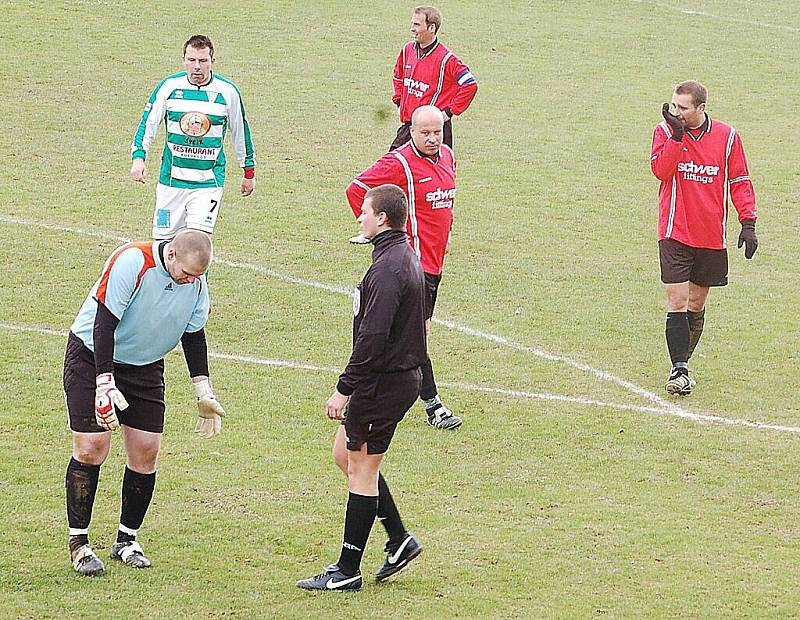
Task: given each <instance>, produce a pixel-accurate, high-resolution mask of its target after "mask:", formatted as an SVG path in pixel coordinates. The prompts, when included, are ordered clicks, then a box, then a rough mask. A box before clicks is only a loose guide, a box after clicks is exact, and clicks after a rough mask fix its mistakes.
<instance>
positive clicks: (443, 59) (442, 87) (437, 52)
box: [392, 41, 478, 123]
mask: <svg viewBox="0 0 800 620" xmlns="http://www.w3.org/2000/svg"><path fill="white" fill-rule="evenodd" d="M392 77H393V80H392V84H393V86H394V95H393V96H392V101H393V102H394V104H395V105H397V106H400V122H402V123H409V122H411V115H412V114H413V113H414V110H416V109H417V108H418V107H420V106H423V105H435V106H436V107H437V108H439V109H440V110H444V109H449V110H450V112H451V114H455V115H457V114H461V113H462V112H463V111H464V110H466V109H467V108H468V107H469V104H470V103H471V102H472V100H473V98H474V97H475V93H477V92H478V83H477V82H476V81H475V77H474V76H473V75H472V73H471V72H470V70H469V67H467V66H466V65H465V64H464V63H463V62H461V59H459V57H458V56H456V55H455V54H453V52H451V51H450V50H449V49H447V48H446V47H445V46H444V45H442V44H441V43H439V42H438V41H436V42H434V43H432V44H431V48H430V49H428V51H427V52H425V53H424V54H423V55H422V57H420V56H419V54H418V48H417V44H416V43H415V42H414V41H409V42H408V43H406V44H405V46H404V47H403V49H402V50H401V51H400V55H399V56H398V57H397V62H395V63H394V74H393V76H392Z"/></svg>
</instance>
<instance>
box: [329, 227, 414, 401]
mask: <svg viewBox="0 0 800 620" xmlns="http://www.w3.org/2000/svg"><path fill="white" fill-rule="evenodd" d="M372 243H373V244H374V245H375V249H374V250H373V251H372V265H371V266H370V268H369V269H368V270H367V273H366V274H364V278H363V279H362V280H361V283H360V284H359V285H358V287H357V289H356V293H355V295H354V298H353V314H354V315H355V318H354V319H353V352H352V354H351V355H350V362H349V363H348V364H347V367H346V368H345V369H344V372H343V373H342V374H341V376H340V377H339V383H338V384H337V386H336V389H337V390H338V391H339V392H340V393H341V394H344V395H345V396H349V395H350V394H352V393H353V392H354V391H355V390H356V388H357V387H358V386H359V384H360V383H362V382H363V381H365V380H369V379H370V378H373V379H374V377H375V375H379V374H383V373H390V372H400V371H403V370H411V369H413V368H417V367H419V366H421V365H422V364H424V363H425V360H426V359H427V356H428V354H427V348H426V342H425V280H424V276H423V274H422V267H421V266H420V264H419V259H418V258H417V256H416V254H414V250H412V249H411V246H410V245H409V243H408V238H407V237H406V233H405V231H404V230H386V231H383V232H382V233H380V234H378V235H377V236H376V237H375V238H374V239H373V240H372Z"/></svg>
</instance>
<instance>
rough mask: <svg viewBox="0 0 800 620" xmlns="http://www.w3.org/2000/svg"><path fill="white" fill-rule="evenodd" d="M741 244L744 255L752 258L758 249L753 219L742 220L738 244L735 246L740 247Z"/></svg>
mask: <svg viewBox="0 0 800 620" xmlns="http://www.w3.org/2000/svg"><path fill="white" fill-rule="evenodd" d="M742 246H744V257H745V258H753V255H754V254H755V253H756V250H757V249H758V238H757V237H756V223H755V220H744V221H743V222H742V232H740V233H739V244H738V245H737V246H736V247H739V248H740V247H742Z"/></svg>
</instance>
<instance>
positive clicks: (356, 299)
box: [353, 286, 361, 316]
mask: <svg viewBox="0 0 800 620" xmlns="http://www.w3.org/2000/svg"><path fill="white" fill-rule="evenodd" d="M360 310H361V289H360V288H359V287H358V286H357V287H355V288H354V289H353V316H358V312H359V311H360Z"/></svg>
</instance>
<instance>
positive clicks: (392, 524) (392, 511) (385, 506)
mask: <svg viewBox="0 0 800 620" xmlns="http://www.w3.org/2000/svg"><path fill="white" fill-rule="evenodd" d="M378 519H380V521H381V523H383V527H385V528H386V533H387V534H388V535H389V542H390V543H399V542H401V541H402V540H403V537H404V536H405V533H406V528H405V527H403V521H402V519H400V513H399V512H398V510H397V505H396V504H395V503H394V498H393V497H392V494H391V492H389V486H388V485H387V484H386V480H385V479H384V477H383V474H380V473H379V474H378Z"/></svg>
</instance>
